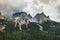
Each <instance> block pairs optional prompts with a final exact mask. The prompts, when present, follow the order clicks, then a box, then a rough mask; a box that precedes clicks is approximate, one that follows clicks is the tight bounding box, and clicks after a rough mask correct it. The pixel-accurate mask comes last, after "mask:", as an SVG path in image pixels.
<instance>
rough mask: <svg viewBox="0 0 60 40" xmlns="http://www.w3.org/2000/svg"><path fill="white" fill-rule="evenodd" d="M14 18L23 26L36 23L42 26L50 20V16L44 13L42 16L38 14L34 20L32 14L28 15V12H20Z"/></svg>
mask: <svg viewBox="0 0 60 40" xmlns="http://www.w3.org/2000/svg"><path fill="white" fill-rule="evenodd" d="M13 16H14V18H15V19H17V20H18V21H19V22H20V23H22V24H26V23H27V22H28V23H29V22H36V23H40V24H41V23H43V22H44V21H47V20H50V18H49V16H46V15H45V14H44V13H43V12H42V13H41V14H40V13H38V14H36V16H35V17H34V18H32V16H31V15H30V14H29V15H28V14H27V13H26V12H18V13H15V14H14V15H13Z"/></svg>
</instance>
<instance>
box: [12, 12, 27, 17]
mask: <svg viewBox="0 0 60 40" xmlns="http://www.w3.org/2000/svg"><path fill="white" fill-rule="evenodd" d="M24 14H25V15H27V13H26V12H16V13H14V14H13V16H20V15H24Z"/></svg>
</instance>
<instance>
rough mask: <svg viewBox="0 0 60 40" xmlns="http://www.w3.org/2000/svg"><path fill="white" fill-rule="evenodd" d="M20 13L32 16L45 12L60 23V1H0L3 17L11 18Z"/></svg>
mask: <svg viewBox="0 0 60 40" xmlns="http://www.w3.org/2000/svg"><path fill="white" fill-rule="evenodd" d="M19 11H26V12H27V13H28V14H29V13H30V14H31V15H32V16H35V15H36V13H41V12H42V11H43V12H44V13H45V14H46V15H47V16H50V18H51V19H52V20H54V21H57V22H60V0H0V12H2V14H3V15H5V16H11V15H12V14H13V13H14V12H19Z"/></svg>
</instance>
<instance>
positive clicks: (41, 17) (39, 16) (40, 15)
mask: <svg viewBox="0 0 60 40" xmlns="http://www.w3.org/2000/svg"><path fill="white" fill-rule="evenodd" d="M35 18H36V19H37V20H38V23H40V24H41V23H43V22H44V21H47V20H50V18H49V16H46V15H45V14H44V12H42V13H38V14H36V16H35Z"/></svg>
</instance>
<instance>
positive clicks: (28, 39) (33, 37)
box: [0, 20, 60, 40]
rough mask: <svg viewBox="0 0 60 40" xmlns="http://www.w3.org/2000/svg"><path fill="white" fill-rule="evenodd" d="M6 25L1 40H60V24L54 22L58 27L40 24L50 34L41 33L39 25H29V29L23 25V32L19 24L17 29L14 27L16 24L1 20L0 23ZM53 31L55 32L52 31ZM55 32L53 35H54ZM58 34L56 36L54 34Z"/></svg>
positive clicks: (0, 35) (0, 33) (47, 23)
mask: <svg viewBox="0 0 60 40" xmlns="http://www.w3.org/2000/svg"><path fill="white" fill-rule="evenodd" d="M1 22H2V24H5V25H6V29H5V32H0V40H60V37H59V35H60V34H59V30H60V27H59V25H60V24H59V23H58V24H57V23H55V22H53V24H54V25H56V27H55V28H54V27H50V25H51V22H45V23H43V24H40V25H41V26H43V28H44V31H45V30H46V31H48V32H41V31H39V26H38V25H37V23H31V22H30V23H29V24H28V29H30V30H29V31H28V29H27V28H26V25H22V29H23V30H22V31H20V30H19V26H18V24H17V26H16V28H15V27H14V24H15V23H14V22H12V21H7V20H1V21H0V23H1ZM45 27H46V28H45ZM52 30H53V31H52ZM52 32H53V33H52ZM54 32H56V34H55V33H54Z"/></svg>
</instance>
